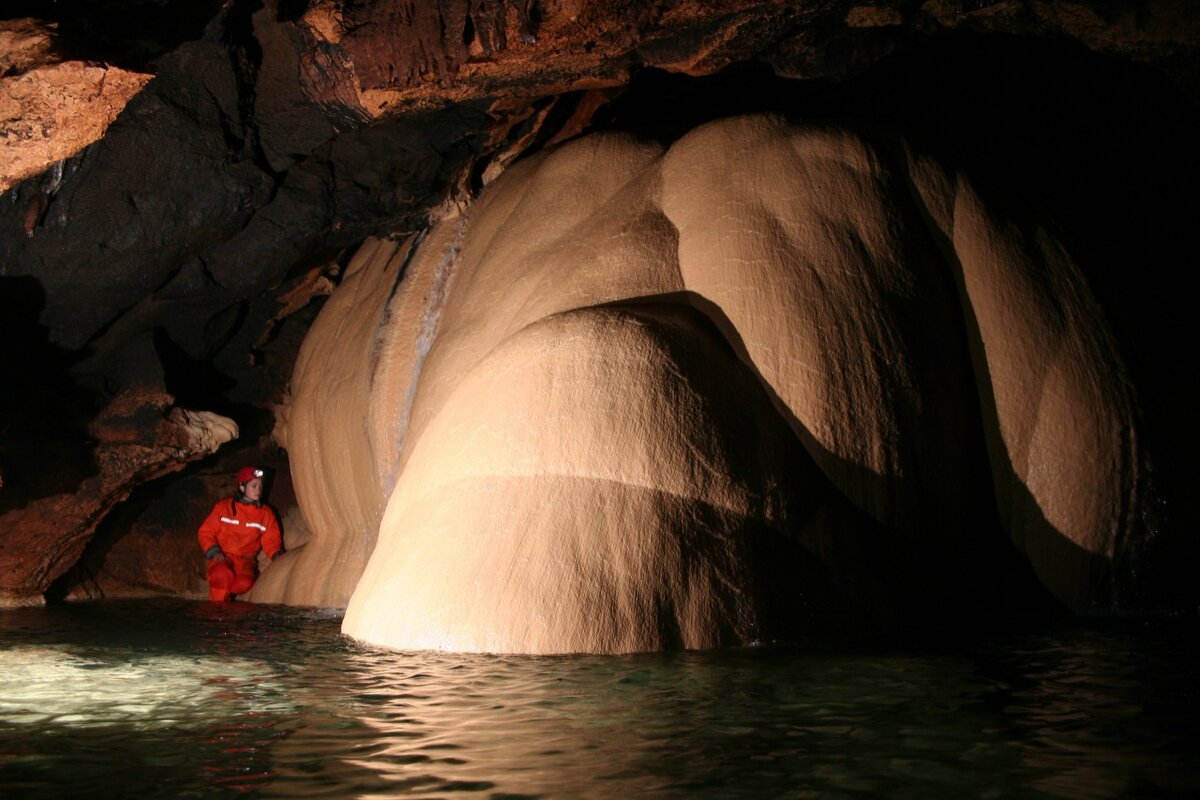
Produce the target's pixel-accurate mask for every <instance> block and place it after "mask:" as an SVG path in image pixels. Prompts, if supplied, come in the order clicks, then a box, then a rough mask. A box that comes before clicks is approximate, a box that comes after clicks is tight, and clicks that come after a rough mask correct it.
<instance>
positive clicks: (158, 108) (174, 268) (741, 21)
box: [0, 0, 1200, 600]
mask: <svg viewBox="0 0 1200 800" xmlns="http://www.w3.org/2000/svg"><path fill="white" fill-rule="evenodd" d="M25 18H32V19H36V20H38V21H39V22H38V23H37V24H38V25H39V26H40V27H41V28H42V29H44V30H45V31H47V32H48V34H49V36H50V41H52V43H53V44H52V47H50V48H49V49H46V50H43V51H38V53H37V54H36V55H35V56H30V58H32V59H34V60H33V61H32V62H22V61H21V60H20V59H17V58H16V57H15V56H14V57H12V58H9V59H8V60H7V61H5V62H3V63H4V64H6V65H7V66H5V67H4V69H5V70H6V73H5V74H6V75H18V74H20V73H21V72H23V71H25V70H28V69H30V68H32V67H33V66H36V64H37V63H47V62H53V61H63V60H82V61H87V62H93V63H105V64H112V65H114V66H118V67H121V68H123V69H127V70H133V71H142V72H148V73H151V74H153V75H154V76H155V77H154V80H153V81H152V82H151V83H150V84H149V85H148V86H147V88H146V89H144V90H142V92H141V93H140V94H138V95H137V96H136V97H135V98H134V99H133V100H132V101H131V102H130V103H129V105H128V106H127V107H126V108H125V110H124V112H123V113H122V114H121V116H120V117H118V118H117V120H116V121H115V122H114V123H113V124H112V126H111V127H110V128H109V129H108V131H107V133H106V134H105V135H104V137H103V138H102V139H101V140H99V141H98V142H96V143H95V144H93V145H91V146H89V147H87V148H85V149H84V150H82V151H81V152H79V153H77V154H76V155H74V156H72V157H70V158H67V159H66V160H65V161H61V162H58V163H56V164H47V169H46V171H45V172H43V173H42V174H39V175H35V176H33V177H30V178H28V179H26V180H23V181H22V182H20V183H18V184H17V185H16V186H14V187H13V188H12V189H10V190H8V191H5V192H3V193H2V194H0V334H3V337H4V342H5V345H6V346H5V347H4V349H3V354H2V355H0V369H3V372H4V375H5V383H6V384H7V387H8V388H6V390H5V391H4V392H3V398H2V399H0V475H2V476H3V481H4V483H3V485H2V486H0V515H2V514H3V513H4V512H6V511H11V510H13V509H20V508H22V507H24V506H27V505H28V504H30V503H32V502H34V501H36V500H38V499H39V498H46V497H52V496H57V495H60V494H63V493H66V494H70V493H71V492H72V491H75V490H77V489H78V487H79V486H80V485H81V483H82V482H83V481H84V480H86V479H87V478H88V477H91V476H94V475H96V474H97V472H98V471H99V467H98V466H97V459H96V452H97V450H96V448H97V441H98V439H97V435H96V433H95V425H93V424H92V423H93V422H94V420H95V418H96V415H97V414H98V413H100V410H101V409H103V408H105V407H106V405H108V404H110V403H111V401H112V400H113V398H115V397H118V396H120V395H121V394H122V392H127V391H129V390H131V389H132V388H135V387H157V388H158V389H161V390H164V391H165V392H168V393H169V394H170V395H171V396H173V397H174V398H175V402H176V403H177V404H179V405H181V406H187V407H190V408H203V409H208V410H214V411H217V412H219V413H222V414H226V415H228V416H231V417H233V418H234V419H236V420H237V421H238V422H239V424H240V425H241V426H242V428H243V437H242V440H243V441H244V442H245V443H246V444H245V446H251V445H252V444H257V443H258V437H259V436H261V435H262V434H264V433H266V432H267V431H268V430H269V427H270V414H269V412H268V411H266V410H265V409H267V408H268V407H269V405H270V404H271V403H272V402H275V401H276V400H278V399H279V397H280V396H281V394H282V393H284V392H286V389H287V381H288V378H289V373H290V368H291V362H292V359H293V358H294V356H295V352H296V349H297V347H298V343H299V341H300V340H301V338H302V336H303V333H304V331H305V329H306V328H307V325H308V324H309V323H310V322H311V319H312V318H313V316H314V315H315V313H316V310H317V309H318V308H319V306H320V302H321V297H322V296H323V294H324V293H325V292H327V291H328V287H329V286H330V285H332V284H333V283H336V281H337V277H338V274H339V270H340V269H341V267H342V265H344V263H345V262H346V259H347V258H348V255H349V254H350V253H351V252H352V251H353V248H354V247H355V246H356V245H357V244H358V243H360V242H361V241H362V240H363V239H364V237H366V236H370V235H375V236H397V235H402V234H404V233H406V232H411V231H415V230H418V229H420V228H421V227H422V226H423V225H424V224H425V221H426V220H427V219H428V216H429V214H430V213H431V211H433V210H435V209H437V208H439V207H441V206H443V205H444V204H445V203H447V202H465V201H466V200H468V199H469V198H470V197H471V196H472V194H473V193H475V192H477V191H478V190H479V189H480V187H481V185H482V182H483V180H484V176H485V175H487V174H490V172H489V170H491V171H494V170H496V169H498V168H499V167H500V166H502V165H504V164H506V163H509V162H510V161H511V160H513V159H515V158H518V157H520V156H521V155H522V154H524V153H528V152H532V151H534V150H537V149H539V148H542V147H545V146H548V145H552V144H554V143H556V142H558V141H562V140H564V139H566V138H569V137H571V136H574V135H578V134H580V133H583V132H586V131H589V130H596V129H603V128H609V129H624V130H630V131H634V132H636V133H638V134H639V135H644V136H653V137H658V138H663V139H670V138H672V137H675V136H678V135H679V134H680V133H682V132H683V131H685V130H687V129H688V128H690V127H692V126H694V125H695V124H698V123H700V122H703V121H705V120H708V119H713V118H717V117H720V116H725V115H729V114H733V113H738V112H742V111H755V110H764V109H769V110H775V111H778V112H781V113H785V114H789V115H793V116H796V117H819V118H823V119H838V120H842V121H845V122H847V123H848V124H852V125H856V126H887V127H889V128H894V129H898V130H901V131H903V132H905V133H906V134H907V135H909V136H911V137H913V138H914V139H915V140H916V141H918V142H921V143H923V146H928V147H936V148H938V149H941V150H950V151H952V152H954V153H957V154H958V156H959V157H960V158H962V159H964V160H968V161H971V162H972V163H974V164H976V165H977V168H978V169H980V170H983V171H984V174H989V175H993V176H995V178H996V179H997V180H998V181H1002V182H1004V183H1005V184H1007V185H1010V186H1012V187H1013V188H1014V189H1016V190H1017V193H1014V195H1013V196H1014V197H1016V196H1018V194H1019V196H1021V197H1022V199H1021V200H1020V201H1017V200H1014V202H1031V203H1034V204H1036V205H1038V206H1040V207H1041V209H1042V211H1043V213H1044V214H1045V216H1046V217H1047V218H1050V219H1053V220H1056V222H1057V224H1058V225H1059V226H1060V227H1061V229H1062V231H1063V233H1064V235H1065V236H1066V238H1067V240H1068V241H1069V242H1071V244H1072V245H1073V246H1074V248H1075V250H1076V252H1077V253H1078V255H1079V260H1080V261H1081V262H1082V263H1083V264H1085V266H1086V267H1087V268H1088V269H1089V270H1090V278H1091V279H1092V280H1093V282H1094V289H1095V290H1096V292H1097V294H1098V296H1099V297H1100V299H1101V302H1102V303H1103V304H1104V305H1105V310H1106V311H1107V312H1108V313H1109V315H1110V316H1111V317H1112V319H1113V320H1114V325H1115V327H1116V329H1117V333H1118V337H1119V339H1120V341H1121V342H1122V346H1123V347H1124V348H1125V351H1126V355H1127V358H1128V359H1129V362H1130V364H1131V367H1132V371H1133V373H1134V377H1135V380H1136V381H1137V382H1138V383H1139V386H1140V387H1141V388H1142V390H1143V394H1142V396H1143V399H1144V404H1145V409H1144V412H1145V416H1146V419H1147V429H1148V431H1149V433H1150V436H1151V438H1152V441H1153V443H1154V445H1155V447H1156V452H1157V453H1158V456H1157V460H1158V463H1159V464H1160V469H1159V471H1158V474H1157V476H1156V477H1155V480H1156V481H1157V482H1158V483H1159V484H1161V488H1160V495H1161V496H1162V497H1163V498H1164V504H1163V505H1162V506H1161V507H1160V513H1161V515H1162V519H1161V520H1157V521H1152V524H1154V525H1160V526H1161V527H1162V529H1163V534H1162V535H1163V536H1164V537H1171V536H1182V535H1183V534H1180V533H1173V531H1175V530H1176V529H1177V527H1178V525H1175V526H1174V527H1173V526H1172V523H1171V522H1170V520H1171V518H1172V517H1171V515H1172V514H1173V513H1175V512H1174V511H1173V509H1172V508H1171V504H1173V503H1177V502H1181V499H1182V498H1184V497H1186V496H1188V492H1189V490H1190V486H1191V484H1192V482H1193V481H1194V480H1195V479H1196V478H1197V477H1198V476H1197V474H1196V470H1195V467H1194V466H1193V465H1192V458H1191V452H1192V451H1194V449H1195V446H1196V444H1197V439H1198V438H1200V437H1198V436H1197V424H1196V422H1195V421H1194V419H1193V415H1192V413H1191V411H1190V409H1189V408H1188V405H1189V402H1188V401H1189V400H1190V398H1191V397H1193V396H1194V394H1195V390H1196V378H1195V375H1194V372H1193V370H1192V369H1191V365H1192V364H1194V363H1195V362H1196V346H1195V340H1196V337H1195V334H1194V332H1192V330H1191V329H1190V326H1189V325H1188V324H1187V320H1188V319H1189V315H1188V314H1187V313H1186V311H1185V309H1184V304H1185V303H1186V302H1187V301H1186V300H1185V294H1184V293H1183V292H1181V291H1180V287H1179V285H1178V284H1179V282H1180V280H1181V276H1183V275H1186V274H1187V272H1189V271H1190V270H1191V269H1192V267H1193V266H1194V265H1195V256H1194V253H1195V252H1197V245H1198V244H1200V242H1197V241H1196V239H1197V238H1198V236H1200V233H1198V230H1197V229H1198V228H1200V226H1197V224H1196V220H1198V219H1200V203H1198V202H1197V200H1196V193H1195V189H1194V187H1195V186H1196V185H1197V180H1198V179H1200V155H1197V153H1196V149H1195V142H1197V141H1200V119H1198V116H1197V107H1196V103H1197V99H1198V98H1200V71H1198V69H1197V64H1198V61H1197V46H1198V43H1200V15H1198V14H1196V13H1195V10H1194V7H1193V5H1192V4H1191V3H1189V2H1186V0H1180V1H1179V2H1173V1H1172V0H1143V2H1136V3H1118V2H1105V1H1102V0H1091V1H1089V2H1083V1H1080V2H1032V1H1031V0H1021V1H1019V0H1010V1H1008V2H1003V1H1002V2H986V1H984V0H974V1H973V2H968V1H966V0H964V1H963V2H952V1H951V0H927V1H926V2H904V1H902V0H886V1H885V0H881V1H880V2H873V3H851V2H834V1H832V0H812V1H805V0H796V1H795V2H752V1H750V0H725V2H721V1H720V0H678V1H677V2H667V1H660V2H634V1H632V0H631V1H630V2H619V1H618V2H593V1H591V0H490V1H488V0H430V1H429V2H411V1H409V2H405V1H404V0H374V1H372V0H357V1H354V0H314V1H312V2H306V0H277V1H276V0H266V1H265V2H258V1H257V0H255V1H250V0H227V1H225V2H213V1H208V2H189V3H183V4H180V3H168V2H167V1H166V0H115V1H114V2H106V3H97V2H84V0H75V1H71V0H58V1H55V0H43V1H42V2H33V1H32V0H18V2H15V3H8V4H6V6H5V9H4V10H3V11H2V12H0V19H6V20H17V19H25ZM10 55H11V54H10ZM5 135H9V134H8V133H7V132H6V133H5ZM155 402H156V403H157V402H159V401H157V400H156V401H155ZM155 407H157V406H155ZM231 458H237V456H232V457H231ZM278 458H279V459H280V461H279V464H280V465H281V467H283V466H285V462H284V461H283V460H282V458H283V456H282V454H279V456H278ZM203 463H204V464H207V465H208V466H207V467H202V468H210V469H211V468H213V463H214V462H213V461H212V459H210V460H209V461H208V462H203ZM179 466H180V468H182V467H183V462H182V461H181V463H180V465H179ZM193 469H194V468H193ZM159 474H161V470H159V471H157V472H154V473H153V474H149V473H148V474H146V475H145V476H143V478H146V479H148V478H152V477H157V476H158V475H159ZM139 480H140V479H132V480H131V481H128V482H127V483H129V486H127V487H126V488H125V489H123V490H122V491H124V492H125V493H126V494H127V493H128V491H129V490H130V488H129V487H131V486H135V485H137V483H138V482H139ZM97 523H98V520H93V521H91V522H90V523H89V524H91V525H92V526H93V527H94V526H95V524H97ZM85 538H86V537H85ZM1150 560H1151V561H1152V560H1153V559H1152V557H1151V559H1150ZM1171 568H1172V567H1171V565H1157V566H1155V569H1159V570H1169V569H1171ZM59 574H61V570H60V573H59ZM53 577H55V576H51V578H53ZM43 588H44V587H43ZM1175 600H1178V598H1175Z"/></svg>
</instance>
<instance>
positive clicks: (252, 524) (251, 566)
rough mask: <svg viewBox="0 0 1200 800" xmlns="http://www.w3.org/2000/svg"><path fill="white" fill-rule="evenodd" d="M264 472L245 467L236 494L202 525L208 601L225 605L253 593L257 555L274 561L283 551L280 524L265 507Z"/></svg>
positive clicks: (273, 514)
mask: <svg viewBox="0 0 1200 800" xmlns="http://www.w3.org/2000/svg"><path fill="white" fill-rule="evenodd" d="M262 475H263V472H262V470H261V469H258V468H256V467H242V468H241V469H240V470H238V474H237V492H236V493H235V494H234V495H233V497H232V498H227V499H224V500H218V501H217V504H216V505H215V506H213V510H212V511H211V512H210V513H209V515H208V517H207V518H206V519H205V520H204V522H203V523H202V524H201V525H200V549H201V550H203V551H204V558H205V561H206V564H205V570H204V576H205V578H207V579H208V599H209V600H212V601H213V602H218V603H219V602H225V601H226V600H229V599H231V598H233V597H234V596H235V595H239V594H243V593H245V592H248V591H250V587H251V586H253V585H254V581H255V580H257V578H258V551H259V550H262V551H263V552H265V553H266V554H267V558H269V559H272V560H274V558H275V557H276V556H278V555H279V554H280V552H282V551H283V537H282V536H281V534H280V532H279V520H277V519H276V518H275V512H274V511H272V510H271V507H270V506H268V505H266V504H265V503H263V501H262V492H263V479H262Z"/></svg>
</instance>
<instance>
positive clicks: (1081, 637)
mask: <svg viewBox="0 0 1200 800" xmlns="http://www.w3.org/2000/svg"><path fill="white" fill-rule="evenodd" d="M339 621H340V620H339V618H338V616H337V615H336V614H332V613H328V612H317V611H297V610H295V609H287V608H282V607H269V606H266V607H265V606H250V605H243V604H234V605H231V606H226V607H215V606H210V605H208V604H196V603H186V602H177V601H155V602H140V603H128V602H124V603H100V604H92V605H80V606H68V607H59V608H47V609H15V610H12V611H6V612H2V613H0V674H3V675H4V676H5V680H4V683H3V686H2V688H0V786H3V787H4V790H5V791H4V794H5V796H10V795H11V796H14V797H15V796H22V797H56V798H57V797H62V796H72V795H84V794H86V795H88V796H104V795H109V796H133V795H137V796H139V797H147V798H154V797H224V796H228V797H246V796H250V797H289V798H326V797H328V798H341V797H452V796H461V797H489V798H493V797H494V798H501V797H580V796H582V797H612V796H621V795H630V796H637V797H677V796H689V797H691V796H696V797H722V798H724V797H754V798H759V797H783V796H786V797H829V796H861V795H886V796H901V797H925V796H929V795H939V796H954V797H959V796H979V797H1014V796H1016V797H1087V798H1091V797H1129V796H1145V795H1154V796H1166V797H1173V796H1179V797H1183V796H1192V795H1195V794H1197V792H1200V764H1198V760H1197V757H1196V755H1195V748H1194V745H1193V744H1192V743H1193V742H1194V741H1196V738H1197V734H1200V724H1198V718H1200V714H1198V711H1200V692H1198V690H1197V688H1196V687H1197V686H1198V685H1200V684H1197V681H1196V679H1197V677H1200V676H1198V675H1197V666H1196V665H1197V663H1198V661H1197V659H1196V657H1195V656H1196V655H1197V651H1198V649H1200V648H1197V646H1196V637H1195V629H1194V626H1192V625H1191V624H1190V623H1189V624H1187V625H1181V624H1168V623H1162V624H1154V625H1146V624H1135V623H1130V624H1116V623H1112V622H1107V623H1102V624H1094V623H1089V624H1085V625H1075V626H1061V625H1059V626H1055V627H1053V628H1052V629H1050V630H1038V631H1034V632H1026V633H1008V634H1001V635H997V636H994V637H991V638H983V637H975V638H970V639H964V640H962V641H957V642H946V641H943V642H940V643H935V644H932V645H929V644H923V645H920V646H917V645H911V644H910V645H906V646H896V645H895V644H892V645H888V646H882V645H880V646H864V645H858V646H855V647H841V646H830V645H825V646H811V647H806V648H800V647H793V648H786V649H785V648H769V647H766V648H752V649H747V650H734V651H722V652H713V653H672V654H661V655H643V656H614V657H584V656H578V657H514V656H478V655H473V656H458V655H449V654H441V653H396V652H392V651H386V650H379V649H375V648H371V647H366V646H363V645H360V644H357V643H355V642H353V641H350V640H348V639H346V638H345V637H342V636H341V635H340V634H339V632H338V626H339Z"/></svg>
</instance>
